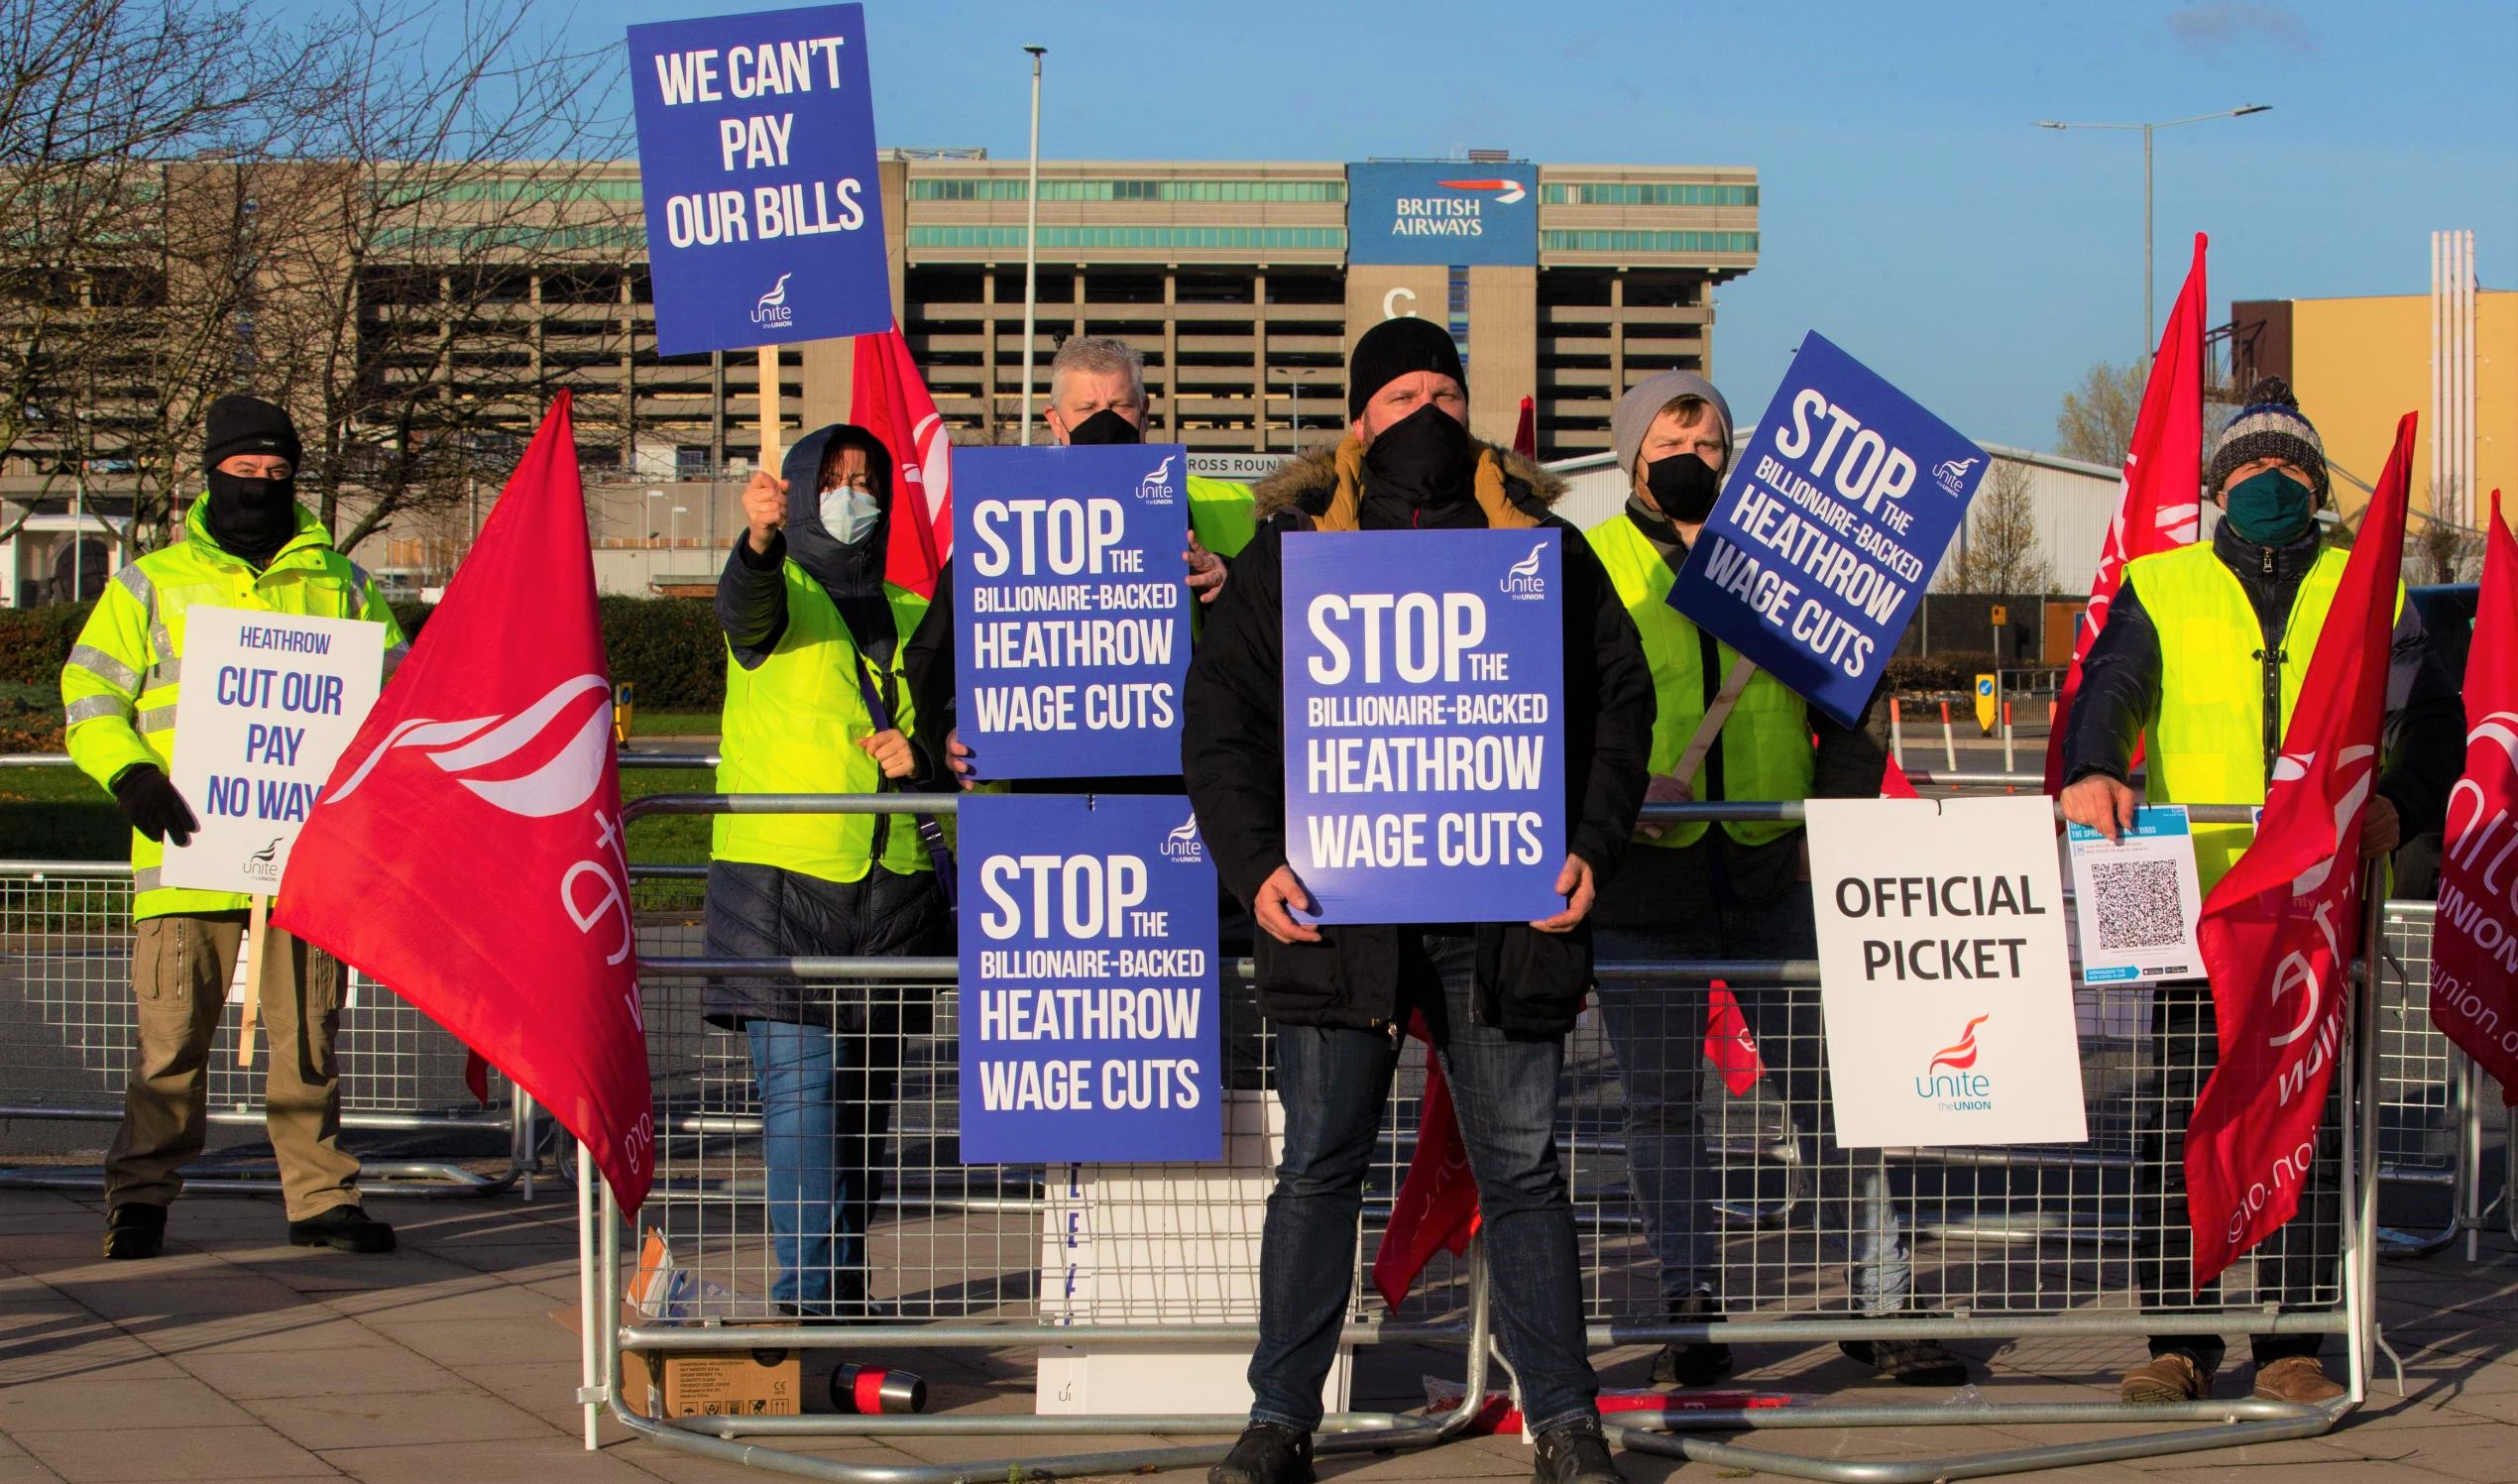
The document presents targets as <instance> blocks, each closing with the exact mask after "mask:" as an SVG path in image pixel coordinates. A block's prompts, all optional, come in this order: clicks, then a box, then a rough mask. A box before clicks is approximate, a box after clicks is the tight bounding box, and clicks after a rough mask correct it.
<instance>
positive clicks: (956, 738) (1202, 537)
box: [909, 335, 1252, 793]
mask: <svg viewBox="0 0 2518 1484" xmlns="http://www.w3.org/2000/svg"><path fill="white" fill-rule="evenodd" d="M1145 419H1146V401H1145V357H1144V356H1143V355H1140V354H1139V353H1138V352H1137V349H1136V347H1134V346H1132V345H1130V344H1128V343H1127V342H1126V341H1124V340H1117V339H1113V338H1111V337H1109V336H1106V335H1077V336H1074V337H1072V338H1070V339H1069V340H1068V341H1067V343H1066V344H1064V345H1061V346H1060V347H1059V348H1058V355H1057V358H1056V359H1054V360H1052V361H1051V362H1050V363H1049V407H1048V410H1047V412H1046V413H1045V414H1044V419H1043V420H1045V421H1046V422H1048V424H1049V430H1050V433H1051V434H1052V435H1053V436H1054V437H1056V438H1057V439H1058V441H1059V442H1060V443H1061V444H1064V445H1067V446H1069V447H1091V446H1094V445H1098V444H1109V443H1141V442H1143V441H1145ZM1185 482H1186V485H1187V487H1188V490H1189V525H1190V530H1189V549H1187V550H1186V551H1183V552H1182V553H1181V559H1182V561H1183V562H1184V563H1185V564H1186V565H1187V567H1188V569H1189V570H1188V575H1187V576H1186V577H1185V578H1184V579H1183V580H1184V581H1185V582H1187V583H1188V585H1189V590H1190V591H1191V592H1192V593H1194V594H1196V595H1197V597H1198V601H1199V602H1200V603H1201V604H1212V603H1213V602H1214V601H1215V596H1216V595H1217V594H1218V593H1220V592H1222V591H1223V588H1224V578H1225V576H1226V572H1227V565H1226V564H1227V560H1228V559H1229V558H1230V557H1231V556H1232V555H1233V554H1234V553H1236V552H1238V551H1240V550H1241V548H1242V547H1243V546H1244V545H1245V544H1247V543H1248V542H1249V540H1250V533H1251V529H1252V518H1251V509H1250V490H1249V487H1248V486H1246V485H1242V484H1239V483H1237V482H1235V481H1233V480H1227V479H1206V478H1203V477H1202V476H1199V475H1195V474H1192V475H1187V476H1185ZM929 612H930V617H929V618H928V621H927V623H926V626H925V627H924V628H921V629H920V630H919V632H918V633H917V634H916V635H914V636H913V638H912V639H911V642H910V654H909V666H910V670H909V673H910V683H911V685H912V686H913V687H914V688H915V689H916V690H917V693H918V706H919V711H920V713H921V714H922V715H924V716H926V717H927V718H929V720H930V724H931V725H933V726H937V728H938V730H939V731H940V732H941V733H942V734H943V735H945V737H946V747H945V755H946V758H947V760H948V761H949V762H950V764H951V766H952V768H953V771H954V774H955V776H956V777H957V778H959V779H960V780H961V781H962V785H963V786H964V787H965V788H968V787H970V786H971V785H972V784H973V782H975V781H976V780H977V778H978V777H979V776H981V775H982V774H983V773H984V770H985V767H986V764H985V762H984V760H982V759H978V758H976V757H975V756H974V755H973V749H972V748H971V747H969V746H966V745H965V744H964V743H963V742H962V738H961V732H960V729H959V728H958V727H956V726H955V725H954V680H955V676H954V642H955V635H954V623H953V574H952V571H951V570H950V569H948V570H947V571H946V572H945V574H944V575H943V576H942V577H939V578H938V579H937V580H936V598H935V606H934V608H933V609H931V610H930V611H929ZM938 718H942V719H943V720H942V722H941V723H940V724H939V723H938V722H937V720H936V719H938ZM1159 781H1160V783H1161V785H1162V791H1165V792H1177V791H1178V790H1179V783H1178V780H1177V779H1170V778H1166V779H1162V780H1159ZM1095 783H1096V786H1099V787H1100V788H1102V789H1103V790H1104V791H1105V792H1107V791H1109V789H1110V783H1109V780H1107V779H1099V780H1095ZM1026 791H1029V792H1038V793H1077V792H1084V791H1086V790H1085V787H1084V785H1083V783H1082V781H1081V780H1072V779H1035V780H1031V781H1030V782H1029V783H1028V784H1027V785H1026Z"/></svg>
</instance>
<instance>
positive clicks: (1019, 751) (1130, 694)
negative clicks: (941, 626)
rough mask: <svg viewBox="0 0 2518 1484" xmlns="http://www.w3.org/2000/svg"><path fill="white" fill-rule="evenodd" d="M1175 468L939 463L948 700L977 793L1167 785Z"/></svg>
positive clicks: (1118, 462)
mask: <svg viewBox="0 0 2518 1484" xmlns="http://www.w3.org/2000/svg"><path fill="white" fill-rule="evenodd" d="M1188 466H1189V454H1188V450H1186V449H1184V448H1182V447H1180V446H1179V445H1178V444H1172V443H1157V444H1142V445H1105V446H1095V447H1089V448H962V449H956V450H954V455H953V481H954V492H953V493H954V500H953V586H954V646H955V655H954V695H955V706H956V708H957V710H958V711H959V713H960V717H959V728H960V731H961V736H962V743H963V745H964V746H966V747H969V748H970V749H971V752H972V764H973V767H974V768H975V769H976V770H977V776H978V777H980V778H982V779H991V780H993V779H998V778H1111V777H1132V776H1147V775H1163V774H1176V773H1178V772H1180V770H1181V685H1182V682H1183V681H1184V680H1185V679H1186V678H1187V677H1188V674H1189V638H1190V608H1189V606H1190V592H1189V587H1188V584H1187V583H1185V582H1184V581H1183V580H1182V576H1183V568H1182V565H1181V553H1182V552H1183V551H1185V550H1186V549H1188V546H1189V475H1188V472H1187V471H1188Z"/></svg>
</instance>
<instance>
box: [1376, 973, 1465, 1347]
mask: <svg viewBox="0 0 2518 1484" xmlns="http://www.w3.org/2000/svg"><path fill="white" fill-rule="evenodd" d="M1409 1029H1410V1031H1411V1032H1413V1033H1414V1034H1416V1035H1420V1036H1422V1035H1425V1034H1426V1027H1425V1020H1424V1017H1422V1016H1411V1017H1410V1024H1409ZM1477 1224H1478V1211H1477V1177H1476V1176H1475V1175H1474V1174H1472V1173H1470V1170H1469V1151H1468V1146H1467V1145H1465V1144H1463V1143H1462V1142H1461V1141H1460V1120H1459V1116H1458V1115H1457V1114H1456V1113H1455V1112H1454V1111H1453V1110H1452V1107H1451V1086H1450V1084H1448V1083H1446V1082H1444V1081H1443V1079H1442V1060H1441V1058H1439V1057H1437V1056H1435V1055H1434V1053H1433V1047H1432V1046H1431V1044H1429V1045H1428V1046H1427V1047H1426V1091H1425V1096H1424V1098H1423V1099H1422V1100H1421V1101H1420V1102H1419V1104H1418V1110H1417V1153H1416V1155H1415V1157H1414V1158H1412V1159H1410V1160H1409V1162H1408V1176H1407V1178H1406V1179H1405V1180H1403V1181H1401V1182H1400V1183H1399V1195H1398V1197H1397V1198H1396V1199H1393V1200H1392V1201H1391V1203H1390V1224H1389V1226H1387V1227H1385V1228H1384V1229H1383V1231H1382V1237H1381V1248H1380V1250H1379V1251H1378V1252H1376V1253H1375V1254H1374V1255H1373V1287H1374V1288H1375V1289H1377V1290H1379V1291H1380V1293H1381V1300H1382V1303H1384V1304H1386V1305H1388V1306H1390V1307H1391V1308H1392V1309H1394V1310H1396V1309H1397V1308H1398V1307H1399V1305H1400V1302H1401V1301H1402V1300H1404V1299H1406V1298H1407V1297H1408V1291H1409V1290H1410V1289H1412V1288H1414V1287H1416V1285H1417V1275H1418V1274H1420V1273H1423V1272H1424V1271H1425V1270H1426V1264H1427V1263H1430V1262H1431V1261H1433V1255H1434V1254H1435V1253H1436V1252H1449V1253H1450V1254H1451V1255H1452V1256H1454V1257H1457V1256H1459V1255H1460V1254H1461V1253H1463V1252H1466V1251H1467V1250H1469V1238H1470V1236H1472V1235H1473V1234H1475V1233H1476V1231H1477Z"/></svg>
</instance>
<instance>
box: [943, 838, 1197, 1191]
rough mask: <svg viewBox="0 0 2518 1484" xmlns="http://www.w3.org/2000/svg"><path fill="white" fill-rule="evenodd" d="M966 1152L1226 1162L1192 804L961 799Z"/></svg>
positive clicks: (1022, 1158)
mask: <svg viewBox="0 0 2518 1484" xmlns="http://www.w3.org/2000/svg"><path fill="white" fill-rule="evenodd" d="M960 846H961V848H960V850H959V852H958V853H957V854H958V856H959V859H960V869H961V872H962V881H961V884H962V895H961V900H962V935H961V936H962V1020H961V1032H962V1035H961V1041H962V1160H963V1163H965V1164H974V1165H978V1164H1044V1163H1046V1164H1063V1163H1067V1162H1069V1161H1081V1162H1085V1163H1094V1162H1101V1161H1151V1160H1212V1159H1218V1158H1221V1157H1222V1155H1223V1140H1224V1115H1223V1097H1222V1086H1223V1083H1222V1081H1221V1078H1220V1077H1219V1075H1218V1062H1219V1056H1220V1050H1221V1046H1220V1040H1219V1027H1220V1024H1221V1021H1220V1015H1221V1010H1220V1008H1219V1007H1218V1005H1217V1003H1216V969H1215V867H1214V865H1213V864H1212V863H1211V862H1210V861H1209V860H1208V859H1207V856H1206V843H1205V841H1204V840H1203V839H1202V837H1201V836H1200V835H1199V833H1198V821H1197V819H1196V818H1194V817H1193V816H1192V815H1191V814H1190V810H1189V802H1188V801H1187V800H1186V799H1181V798H1177V797H1173V798H1165V797H1160V796H1155V795H1145V794H1128V795H1112V796H1107V797H1094V798H1084V797H1078V796H1060V795H1052V794H1028V795H1022V794H985V793H974V794H966V795H965V796H964V797H963V800H962V817H961V829H960Z"/></svg>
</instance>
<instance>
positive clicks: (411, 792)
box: [272, 392, 655, 1210]
mask: <svg viewBox="0 0 2518 1484" xmlns="http://www.w3.org/2000/svg"><path fill="white" fill-rule="evenodd" d="M272 920H273V922H274V923H276V924H277V925H278V926H280V927H282V928H285V929H286V930H287V931H289V932H291V933H294V934H296V935H297V936H298V937H300V938H303V939H305V940H306V941H307V942H309V943H312V944H315V945H317V946H318V947H320V948H322V949H324V950H326V951H327V952H329V953H331V954H332V955H334V956H335V957H337V958H339V959H340V960H341V961H342V962H343V963H346V964H350V965H354V966H356V967H357V968H359V969H361V970H365V971H366V972H367V973H369V974H370V975H372V976H374V977H375V978H376V979H377V980H378V981H379V982H381V983H384V984H387V985H390V986H392V988H393V989H394V991H395V992H396V993H398V994H400V995H401V997H402V998H404V999H406V1000H408V1001H409V1002H410V1003H411V1004H412V1005H414V1006H415V1007H417V1008H418V1009H419V1011H420V1012H421V1013H422V1014H424V1015H426V1016H428V1017H429V1018H430V1019H432V1020H434V1021H436V1022H437V1023H438V1024H439V1025H442V1026H444V1027H445V1028H446V1029H447V1030H448V1031H451V1032H452V1033H453V1034H454V1036H455V1038H456V1039H457V1040H459V1041H461V1042H463V1044H464V1045H466V1046H468V1047H471V1048H472V1049H473V1050H474V1051H475V1052H477V1053H479V1054H480V1055H481V1056H482V1057H483V1058H484V1059H486V1060H487V1061H488V1062H489V1063H490V1064H491V1065H493V1066H495V1067H497V1068H498V1069H499V1070H500V1071H501V1072H503V1073H506V1074H507V1076H508V1078H509V1080H510V1081H511V1082H513V1083H515V1085H517V1086H519V1087H521V1088H523V1089H524V1090H525V1091H527V1092H530V1093H531V1094H533V1097H534V1098H535V1100H537V1101H539V1102H540V1103H541V1105H542V1106H543V1107H545V1108H548V1109H549V1110H550V1112H551V1114H552V1116H554V1117H556V1118H557V1119H559V1121H560V1122H561V1123H562V1124H564V1125H566V1127H567V1128H568V1131H569V1132H570V1133H573V1134H575V1135H576V1136H577V1139H578V1141H579V1142H580V1143H582V1144H583V1145H585V1146H586V1148H587V1149H588V1150H589V1151H590V1152H591V1153H592V1154H593V1155H594V1159H595V1163H596V1165H597V1166H598V1167H599V1168H601V1169H602V1171H603V1174H604V1178H605V1179H606V1180H608V1181H610V1182H611V1183H612V1189H613V1193H614V1194H615V1195H616V1196H617V1197H619V1199H620V1200H621V1203H622V1204H623V1205H625V1206H627V1207H629V1208H630V1209H633V1210H634V1209H635V1208H636V1207H637V1206H638V1205H639V1203H640V1202H642V1201H643V1200H644V1199H646V1194H647V1187H648V1184H649V1182H650V1181H651V1180H652V1179H653V1177H654V1158H653V1155H654V1148H655V1125H654V1121H653V1115H652V1111H651V1108H650V1104H649V1091H648V1085H647V1041H646V1027H645V1023H644V1021H643V1019H642V1018H641V1015H640V1011H639V1006H638V946H637V939H636V936H635V933H634V931H633V929H632V926H631V921H630V905H629V862H628V859H627V857H626V855H625V852H624V850H623V841H622V824H621V781H620V774H619V773H618V771H617V770H616V768H615V764H614V758H613V744H612V680H611V676H610V672H609V670H608V668H607V666H606V665H605V662H604V640H603V629H602V628H601V627H600V626H599V625H598V624H597V622H596V617H595V572H594V561H593V555H592V552H591V551H590V550H589V548H588V544H587V540H586V505H585V496H584V493H583V491H582V490H581V489H580V488H579V485H578V480H577V444H576V439H575V437H574V435H573V433H572V432H571V429H570V425H569V398H568V394H567V393H565V392H563V393H561V394H560V395H559V397H558V399H557V400H555V401H553V402H552V404H551V409H550V412H549V414H548V415H547V416H545V417H544V418H543V419H542V426H541V430H540V431H539V432H536V433H535V434H534V435H533V442H532V445H531V446H530V447H528V448H526V449H525V451H524V459H523V462H521V463H519V464H518V465H516V468H515V475H514V477H512V478H511V479H509V481H508V486H507V491H506V493H505V494H504V495H503V496H502V497H501V498H500V500H499V503H498V506H497V508H496V509H495V510H494V511H493V512H492V513H491V515H490V519H489V523H488V524H486V525H485V526H483V527H482V530H481V536H480V539H479V540H478V541H476V542H475V543H474V545H473V548H472V553H471V555H469V556H468V557H466V558H465V559H464V563H463V566H462V568H461V569H460V570H459V571H457V572H456V573H455V576H454V580H453V582H452V583H451V584H449V585H448V587H447V590H446V599H445V601H444V602H443V603H441V604H439V605H438V606H437V611H436V612H435V613H434V614H432V615H430V616H429V620H428V625H427V627H426V628H422V629H421V630H420V633H419V637H418V639H417V640H416V641H415V642H413V644H412V645H411V652H410V655H409V657H408V658H407V659H405V660H404V661H403V662H402V666H401V670H400V671H399V672H398V673H397V674H396V675H395V677H394V683H393V684H392V685H390V686H388V687H387V688H386V691H385V694H384V697H383V698H382V699H381V700H380V701H378V703H377V705H376V709H375V710H374V711H372V712H370V713H368V718H367V723H366V725H365V726H363V727H361V728H360V729H359V735H358V738H357V740H356V741H354V742H351V743H350V746H349V748H348V749H347V750H345V751H344V752H343V753H342V754H341V761H340V764H339V765H338V766H337V767H335V768H334V769H333V771H332V776H331V778H330V779H329V780H328V781H327V782H326V783H325V784H324V789H323V798H322V801H321V802H320V803H318V804H317V805H316V806H315V808H314V811H313V812H312V813H311V814H309V815H308V816H307V817H306V825H305V829H304V831H303V833H301V834H300V835H299V836H298V837H297V843H296V846H295V847H294V849H293V850H292V851H291V852H290V855H289V857H288V874H287V876H286V878H285V879H284V880H283V881H282V882H281V884H280V900H279V904H278V908H277V910H276V911H275V912H274V914H273V917H272Z"/></svg>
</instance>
